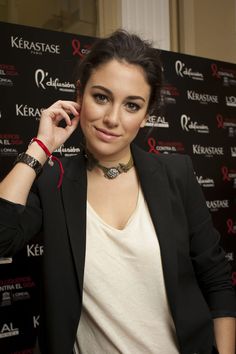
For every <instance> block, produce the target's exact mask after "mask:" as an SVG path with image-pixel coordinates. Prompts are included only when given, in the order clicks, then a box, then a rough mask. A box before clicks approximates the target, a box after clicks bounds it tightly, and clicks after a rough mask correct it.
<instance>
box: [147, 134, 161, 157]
mask: <svg viewBox="0 0 236 354" xmlns="http://www.w3.org/2000/svg"><path fill="white" fill-rule="evenodd" d="M148 145H149V147H150V149H149V151H148V152H153V153H154V154H159V151H157V150H156V140H155V139H154V138H148Z"/></svg>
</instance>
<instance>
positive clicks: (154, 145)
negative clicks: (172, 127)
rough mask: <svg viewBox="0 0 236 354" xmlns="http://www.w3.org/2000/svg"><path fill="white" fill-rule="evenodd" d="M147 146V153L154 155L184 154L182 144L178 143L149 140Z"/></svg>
mask: <svg viewBox="0 0 236 354" xmlns="http://www.w3.org/2000/svg"><path fill="white" fill-rule="evenodd" d="M148 145H149V152H153V153H154V154H160V153H164V154H168V153H173V152H184V146H183V143H181V142H179V141H160V140H159V141H156V139H155V138H149V139H148Z"/></svg>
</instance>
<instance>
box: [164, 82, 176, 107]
mask: <svg viewBox="0 0 236 354" xmlns="http://www.w3.org/2000/svg"><path fill="white" fill-rule="evenodd" d="M179 95H180V94H179V91H178V89H177V88H176V87H175V86H173V85H172V84H165V85H164V87H163V88H162V90H161V101H162V104H175V103H176V98H177V97H179Z"/></svg>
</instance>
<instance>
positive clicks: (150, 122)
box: [146, 116, 169, 128]
mask: <svg viewBox="0 0 236 354" xmlns="http://www.w3.org/2000/svg"><path fill="white" fill-rule="evenodd" d="M146 127H153V128H154V127H155V128H169V123H168V122H167V121H166V119H165V117H164V116H158V117H157V116H148V119H147V122H146Z"/></svg>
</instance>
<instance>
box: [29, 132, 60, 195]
mask: <svg viewBox="0 0 236 354" xmlns="http://www.w3.org/2000/svg"><path fill="white" fill-rule="evenodd" d="M34 141H35V142H36V143H37V144H38V145H39V146H40V147H41V148H42V149H43V151H44V152H45V154H46V155H47V156H48V158H49V161H48V163H49V165H50V166H53V165H54V161H56V162H57V163H58V165H59V168H60V176H59V181H58V184H57V188H60V187H61V184H62V179H63V175H64V169H63V166H62V163H61V161H60V160H59V159H58V158H57V157H56V156H53V155H52V154H51V153H50V151H49V150H48V148H47V147H46V146H45V145H44V143H43V142H42V141H41V140H39V139H37V138H33V139H32V140H31V142H30V144H32V143H33V142H34Z"/></svg>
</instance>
